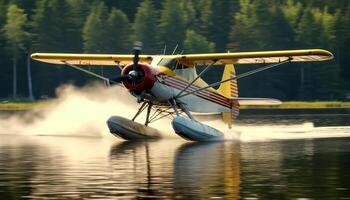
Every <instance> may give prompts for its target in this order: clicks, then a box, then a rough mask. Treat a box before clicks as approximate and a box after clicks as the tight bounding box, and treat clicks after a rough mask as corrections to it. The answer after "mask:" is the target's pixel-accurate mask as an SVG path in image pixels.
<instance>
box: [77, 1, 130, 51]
mask: <svg viewBox="0 0 350 200" xmlns="http://www.w3.org/2000/svg"><path fill="white" fill-rule="evenodd" d="M129 33H130V25H129V21H128V18H127V17H126V15H125V14H124V13H123V12H122V11H121V10H116V9H112V11H111V12H110V14H108V9H107V7H106V6H105V4H104V3H103V2H101V3H99V4H97V5H96V6H94V7H93V8H92V11H91V13H90V15H89V16H88V18H87V20H86V22H85V25H84V29H83V38H84V50H85V52H88V53H126V52H128V51H129V50H130V47H131V44H130V40H129Z"/></svg>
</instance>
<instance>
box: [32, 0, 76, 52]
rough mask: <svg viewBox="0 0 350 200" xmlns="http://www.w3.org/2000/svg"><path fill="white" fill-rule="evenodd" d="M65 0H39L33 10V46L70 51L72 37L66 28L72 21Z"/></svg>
mask: <svg viewBox="0 0 350 200" xmlns="http://www.w3.org/2000/svg"><path fill="white" fill-rule="evenodd" d="M68 14H69V6H68V4H67V2H66V1H65V0H64V1H61V0H39V1H37V4H36V8H35V10H34V15H33V20H32V23H31V24H32V29H33V31H34V33H35V37H34V40H33V47H34V49H35V50H40V51H46V52H70V51H72V50H73V49H74V47H73V46H72V44H74V41H73V39H72V38H71V35H70V33H71V32H69V31H67V28H68V27H70V25H68V24H69V23H71V22H72V18H71V17H70V16H69V15H68Z"/></svg>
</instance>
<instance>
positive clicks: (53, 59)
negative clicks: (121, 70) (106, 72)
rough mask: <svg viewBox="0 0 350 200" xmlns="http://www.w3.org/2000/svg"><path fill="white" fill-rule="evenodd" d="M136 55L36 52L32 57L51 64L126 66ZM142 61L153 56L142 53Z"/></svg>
mask: <svg viewBox="0 0 350 200" xmlns="http://www.w3.org/2000/svg"><path fill="white" fill-rule="evenodd" d="M133 57H134V55H118V54H65V53H34V54H32V55H31V58H32V59H34V60H37V61H41V62H46V63H51V64H66V63H68V64H72V65H114V66H116V65H118V64H119V65H121V66H125V65H127V64H129V63H131V62H132V61H133ZM140 61H141V62H146V63H151V62H152V56H147V55H140Z"/></svg>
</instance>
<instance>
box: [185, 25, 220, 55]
mask: <svg viewBox="0 0 350 200" xmlns="http://www.w3.org/2000/svg"><path fill="white" fill-rule="evenodd" d="M184 50H185V51H184V52H185V53H208V52H214V50H215V44H214V43H212V42H209V41H208V40H207V38H205V37H204V36H202V35H200V34H198V33H196V32H194V31H193V30H187V31H186V39H185V41H184Z"/></svg>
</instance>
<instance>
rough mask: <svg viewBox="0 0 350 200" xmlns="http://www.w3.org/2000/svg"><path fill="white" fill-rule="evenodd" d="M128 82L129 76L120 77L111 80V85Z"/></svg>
mask: <svg viewBox="0 0 350 200" xmlns="http://www.w3.org/2000/svg"><path fill="white" fill-rule="evenodd" d="M127 80H130V77H129V75H120V76H117V77H114V78H111V79H110V83H112V84H113V82H114V83H120V82H122V81H127Z"/></svg>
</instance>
